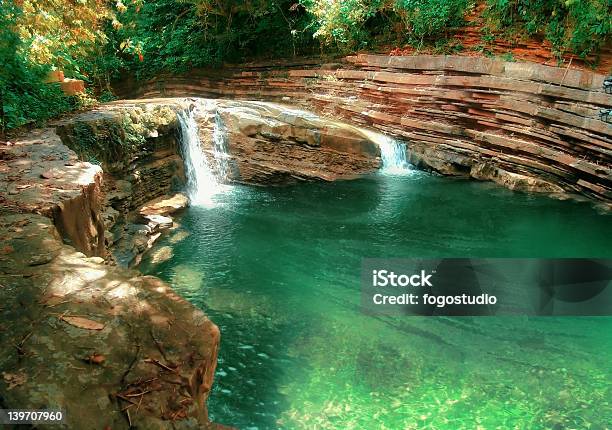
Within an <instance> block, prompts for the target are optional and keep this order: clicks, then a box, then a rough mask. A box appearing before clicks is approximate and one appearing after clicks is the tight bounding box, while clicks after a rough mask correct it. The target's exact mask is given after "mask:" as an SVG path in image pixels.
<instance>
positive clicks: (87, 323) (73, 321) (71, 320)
mask: <svg viewBox="0 0 612 430" xmlns="http://www.w3.org/2000/svg"><path fill="white" fill-rule="evenodd" d="M60 319H61V320H63V321H64V322H67V323H68V324H70V325H73V326H75V327H78V328H84V329H86V330H102V329H103V328H104V324H102V323H99V322H97V321H92V320H90V319H87V318H83V317H70V316H62V317H60Z"/></svg>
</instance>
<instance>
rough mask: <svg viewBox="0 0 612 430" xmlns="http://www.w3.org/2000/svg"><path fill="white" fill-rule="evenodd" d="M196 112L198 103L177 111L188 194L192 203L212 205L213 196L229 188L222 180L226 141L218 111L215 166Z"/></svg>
mask: <svg viewBox="0 0 612 430" xmlns="http://www.w3.org/2000/svg"><path fill="white" fill-rule="evenodd" d="M197 113H198V106H195V107H194V108H192V109H189V110H185V111H183V112H180V113H179V114H178V119H179V123H180V126H181V144H182V146H183V154H184V163H185V173H186V176H187V196H188V197H189V200H190V202H191V204H192V205H196V206H207V207H210V206H213V205H214V201H213V197H214V196H215V195H216V194H218V193H220V192H221V191H223V190H224V189H225V188H227V187H225V186H224V185H223V184H222V183H221V182H220V180H223V179H225V178H226V177H227V170H228V168H227V166H228V163H227V153H226V148H227V145H226V141H225V140H226V138H225V131H224V128H223V124H222V122H221V118H220V116H219V115H218V114H217V117H216V118H215V127H214V130H213V145H212V156H213V162H214V163H215V166H214V167H215V168H216V169H214V170H213V166H211V164H210V163H209V160H208V159H207V157H206V156H205V154H204V151H203V148H202V145H201V141H200V133H199V129H198V124H197V122H196V115H197Z"/></svg>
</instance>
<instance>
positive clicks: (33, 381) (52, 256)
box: [0, 103, 221, 429]
mask: <svg viewBox="0 0 612 430" xmlns="http://www.w3.org/2000/svg"><path fill="white" fill-rule="evenodd" d="M165 106H166V107H167V106H169V105H168V103H165ZM150 108H151V109H155V108H154V107H153V106H150ZM146 109H148V108H145V110H146ZM114 110H115V108H114V107H109V108H107V109H102V110H101V111H98V112H93V113H88V114H83V115H81V116H77V118H78V119H77V120H76V123H70V120H67V122H62V123H61V124H59V126H58V131H59V134H58V133H56V130H55V129H53V128H47V129H42V130H33V131H31V132H28V133H27V134H26V135H24V136H21V137H17V138H15V139H13V140H11V141H10V142H3V143H2V144H1V145H0V349H1V350H2V351H3V353H2V354H1V355H0V407H1V408H12V409H24V408H25V409H45V408H62V409H64V411H65V414H66V422H65V424H64V425H63V428H90V429H106V428H112V429H127V428H133V427H138V428H159V429H165V428H173V429H177V428H184V429H187V428H192V429H195V428H198V429H201V428H211V429H212V428H221V426H217V425H215V424H212V423H210V422H209V420H208V414H207V408H206V399H207V396H208V393H209V392H210V389H211V386H212V382H213V376H214V371H215V367H216V358H217V348H218V345H219V330H218V328H217V327H216V326H215V325H214V324H213V323H212V322H211V321H210V320H209V319H208V318H207V317H206V316H205V315H204V314H203V313H202V312H201V311H200V310H198V309H196V308H195V307H193V306H192V305H191V304H189V303H188V302H186V301H185V300H183V299H181V298H180V297H178V296H177V295H176V294H175V293H174V292H173V291H172V290H171V289H170V287H169V286H168V285H166V284H165V283H164V282H162V281H161V280H159V279H157V278H154V277H151V276H142V275H141V274H140V273H138V272H136V271H132V270H128V269H126V268H123V267H121V266H118V265H114V264H112V260H113V259H112V258H111V257H110V256H109V255H107V247H106V246H107V245H108V241H107V240H105V239H106V237H105V236H106V233H107V231H106V230H107V229H108V228H111V227H112V225H121V226H123V227H122V228H125V225H133V224H131V220H132V218H131V217H132V216H133V217H134V218H137V217H140V221H139V222H142V223H143V224H142V225H144V226H148V227H150V228H151V231H152V232H155V234H157V233H159V232H160V231H162V230H163V229H165V228H167V227H168V224H169V223H171V222H172V221H171V220H170V221H168V220H169V218H168V217H167V216H164V215H163V214H167V213H169V212H170V211H176V210H179V209H180V207H181V202H183V203H184V202H185V199H184V197H181V196H175V197H174V198H171V199H170V202H169V203H168V202H165V203H164V202H163V201H160V200H155V201H154V202H153V204H152V205H149V206H153V207H154V208H156V210H153V211H152V212H147V211H146V209H143V212H142V213H139V212H138V211H137V210H134V211H132V208H135V209H139V206H142V203H146V202H147V199H149V197H151V198H153V197H161V196H163V195H164V194H165V193H166V192H167V191H168V190H169V188H170V184H171V183H172V180H173V177H171V176H172V175H175V174H177V173H176V172H179V173H180V171H181V170H180V168H181V167H182V163H180V166H177V169H174V168H172V169H170V170H171V171H172V172H173V173H172V175H170V174H168V173H164V169H165V168H164V167H163V166H164V165H171V164H172V163H177V162H178V161H177V159H176V157H178V155H177V154H176V152H173V154H170V151H166V152H164V149H163V148H164V147H166V146H167V145H169V144H170V143H172V142H174V140H173V141H172V142H170V141H169V140H168V141H164V142H163V144H160V145H156V143H157V142H156V141H155V140H151V139H155V137H154V134H155V133H153V129H155V130H156V131H159V130H160V129H163V124H158V123H155V124H149V125H148V126H147V127H143V128H142V129H141V130H139V129H138V128H137V127H138V126H139V125H141V124H142V121H135V122H131V124H132V125H131V126H130V127H123V126H122V127H115V126H114V125H113V124H116V122H115V121H116V119H117V118H120V119H122V118H125V116H124V112H121V114H120V115H117V113H115V112H114ZM136 111H137V112H139V111H138V110H136ZM174 116H176V114H174ZM84 118H87V121H91V123H89V124H83V123H82V122H83V121H84ZM122 121H123V120H122ZM79 124H80V125H79ZM122 124H123V122H122ZM79 126H83V129H88V130H90V131H92V130H95V131H96V134H94V135H93V136H89V140H88V141H87V142H88V143H90V144H92V145H93V146H91V147H81V148H80V147H79V146H78V145H80V144H82V143H83V142H82V141H79V140H76V139H75V140H73V141H70V139H71V138H73V137H74V136H75V134H71V133H72V132H71V131H70V130H73V131H74V128H75V127H76V128H78V127H79ZM85 126H86V127H85ZM71 127H72V128H71ZM126 130H127V132H126ZM134 130H136V132H134ZM165 131H167V132H168V133H171V132H173V128H172V126H170V127H169V128H168V129H167V130H165ZM115 132H117V133H119V134H117V135H115V134H113V133H115ZM121 133H124V134H121ZM145 133H147V134H148V136H145ZM162 134H163V133H162ZM60 135H61V136H62V137H61V138H60ZM165 135H166V136H168V134H167V133H166V134H165ZM79 136H80V137H85V138H87V137H88V135H87V134H86V133H83V134H81V135H79ZM132 137H141V138H142V139H140V138H139V139H137V140H136V141H134V142H133V143H134V144H133V145H125V143H126V140H128V139H129V138H132ZM98 138H99V139H100V140H101V141H97V140H96V139H98ZM62 139H63V140H64V141H66V142H68V143H69V144H70V145H71V146H74V147H75V148H76V149H82V150H86V149H91V148H96V146H95V145H96V144H99V146H98V148H99V149H100V150H99V151H98V152H96V151H92V152H88V153H86V152H82V153H81V154H80V155H81V158H88V157H91V158H92V161H96V160H94V159H93V158H94V157H99V158H98V159H102V160H104V161H103V162H102V163H101V164H102V167H101V166H99V165H96V164H92V163H90V162H88V161H80V160H79V157H78V156H77V154H76V153H75V152H74V151H72V150H70V149H69V148H68V147H67V146H65V145H64V144H63V142H62ZM137 143H138V144H139V145H140V146H139V145H137ZM105 145H108V146H105ZM113 145H119V147H117V146H113ZM160 147H161V148H162V149H161V150H160V152H159V153H157V152H156V148H157V149H159V148H160ZM150 148H154V149H150ZM104 149H108V153H105V152H104ZM113 151H117V152H115V153H114V154H115V155H114V156H113ZM120 151H123V152H120ZM117 154H120V155H121V157H125V159H120V157H119V156H118V155H117ZM179 160H180V159H179ZM106 167H109V170H111V171H112V172H113V174H111V173H107V172H103V168H106ZM141 169H148V170H147V173H150V174H151V175H152V177H153V178H154V180H155V182H154V183H152V184H151V183H150V182H149V184H147V186H146V187H145V186H141V185H139V184H140V182H143V183H144V182H146V178H144V177H142V176H141V180H140V181H139V180H138V179H137V178H138V176H139V175H138V174H139V172H140V171H141ZM156 172H161V173H156ZM113 175H117V176H113ZM177 175H179V174H177ZM179 176H180V175H179ZM118 178H120V179H118ZM117 183H119V185H117ZM155 185H157V186H158V187H159V189H156V188H155ZM121 187H124V189H120V188H121ZM130 193H134V195H131V194H130ZM141 202H142V203H141ZM113 204H116V208H114V207H113ZM145 206H146V205H145ZM183 206H184V205H183ZM168 208H170V209H168ZM122 216H125V217H127V218H128V220H126V221H125V222H123V221H121V220H120V218H121V217H122ZM147 217H148V218H147ZM134 222H137V221H134ZM109 223H110V224H109ZM111 224H112V225H111Z"/></svg>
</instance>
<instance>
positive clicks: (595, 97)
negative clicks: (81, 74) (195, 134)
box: [116, 55, 612, 201]
mask: <svg viewBox="0 0 612 430" xmlns="http://www.w3.org/2000/svg"><path fill="white" fill-rule="evenodd" d="M603 80H604V76H603V75H598V74H595V73H590V72H585V71H579V70H574V69H568V68H557V67H550V66H543V65H538V64H532V63H518V62H504V61H499V60H494V59H488V58H474V57H460V56H407V57H399V56H398V57H393V56H377V55H357V56H351V57H346V58H344V59H340V60H338V61H337V62H335V63H331V64H320V62H319V61H317V60H312V61H309V60H303V61H298V62H295V63H293V64H291V63H284V64H280V63H277V64H251V65H245V66H241V67H224V68H223V69H222V70H195V71H192V72H190V73H189V74H188V75H185V76H159V77H158V78H156V79H153V80H150V81H148V82H140V83H136V82H133V81H130V80H129V79H126V80H124V81H122V82H120V83H118V84H117V85H116V91H117V93H118V94H119V95H120V96H122V97H129V98H134V97H152V96H159V95H163V96H186V95H191V96H194V95H197V96H201V97H213V98H220V97H225V98H236V99H249V100H269V101H276V102H282V103H288V104H293V105H296V106H301V107H302V108H305V109H308V110H313V111H315V112H317V113H320V114H323V115H327V116H330V117H333V118H335V119H345V120H347V121H350V122H352V123H355V124H361V125H364V126H367V127H371V128H374V129H378V130H380V131H382V132H384V133H387V134H390V135H392V136H395V137H397V138H400V139H403V140H405V141H406V142H407V143H408V146H409V152H410V156H411V158H412V161H413V162H414V163H416V164H418V165H421V166H422V167H426V168H430V169H432V170H435V171H438V172H441V173H443V174H450V175H460V176H470V177H473V178H477V179H490V180H494V181H497V182H499V183H501V184H503V185H505V186H508V187H510V188H514V189H521V190H531V191H544V192H559V191H561V190H562V191H565V192H570V193H580V194H584V195H587V196H589V197H591V198H594V199H598V200H604V201H609V200H610V199H612V185H611V173H612V169H611V157H610V155H611V151H612V125H611V124H609V123H606V122H604V121H601V120H600V118H599V110H600V109H601V108H605V107H610V106H612V95H609V94H606V93H605V92H604V91H603V89H602V83H603Z"/></svg>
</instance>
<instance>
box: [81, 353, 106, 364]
mask: <svg viewBox="0 0 612 430" xmlns="http://www.w3.org/2000/svg"><path fill="white" fill-rule="evenodd" d="M105 361H106V357H105V356H103V355H102V354H91V355H90V356H89V357H87V358H85V362H86V363H89V364H102V363H104V362H105Z"/></svg>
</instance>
